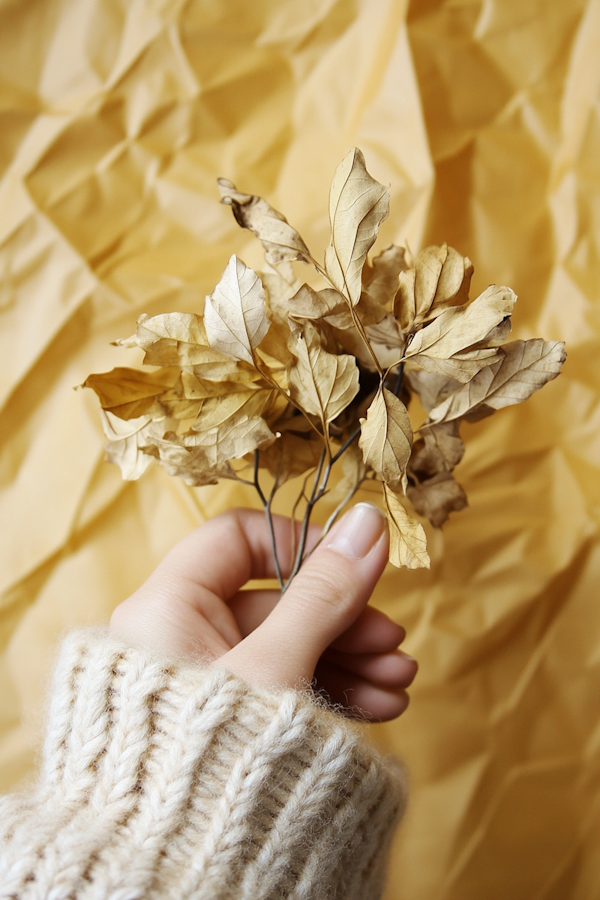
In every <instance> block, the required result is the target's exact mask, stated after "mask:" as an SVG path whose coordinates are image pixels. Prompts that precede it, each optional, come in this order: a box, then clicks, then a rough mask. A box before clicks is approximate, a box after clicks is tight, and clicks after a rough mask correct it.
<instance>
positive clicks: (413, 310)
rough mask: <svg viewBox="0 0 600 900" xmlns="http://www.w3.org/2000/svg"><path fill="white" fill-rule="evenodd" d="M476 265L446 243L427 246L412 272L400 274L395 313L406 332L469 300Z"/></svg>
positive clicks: (420, 254) (418, 257)
mask: <svg viewBox="0 0 600 900" xmlns="http://www.w3.org/2000/svg"><path fill="white" fill-rule="evenodd" d="M472 275H473V265H472V263H471V260H470V259H469V258H468V257H467V256H464V257H463V256H461V254H460V253H458V252H457V251H456V250H454V249H453V248H452V247H448V245H447V244H442V245H441V246H439V247H438V246H431V247H425V249H424V250H421V252H420V253H419V255H418V256H417V259H416V262H415V268H414V270H413V272H412V273H410V274H409V272H405V273H403V274H402V275H401V276H400V279H399V288H398V294H397V296H396V300H395V303H394V307H395V308H394V312H395V315H396V317H397V318H398V320H399V321H400V323H401V326H402V329H403V330H404V331H410V330H413V329H414V327H415V326H418V325H420V324H421V323H422V322H424V321H426V320H427V319H428V318H431V317H432V316H433V315H438V314H439V312H441V310H442V309H444V308H445V307H447V306H450V305H452V306H460V305H462V304H464V303H466V302H467V300H468V299H469V286H470V283H471V277H472Z"/></svg>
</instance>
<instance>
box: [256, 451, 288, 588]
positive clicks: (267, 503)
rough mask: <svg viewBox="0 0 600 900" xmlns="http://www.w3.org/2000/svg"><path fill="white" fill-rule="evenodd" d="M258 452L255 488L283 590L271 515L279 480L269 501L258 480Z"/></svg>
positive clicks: (278, 578) (272, 489) (276, 572)
mask: <svg viewBox="0 0 600 900" xmlns="http://www.w3.org/2000/svg"><path fill="white" fill-rule="evenodd" d="M258 463H259V458H258V450H255V451H254V487H255V488H256V491H257V493H258V496H259V497H260V500H261V503H262V505H263V509H264V511H265V517H266V519H267V525H268V527H269V537H270V538H271V550H272V552H273V562H274V564H275V574H276V575H277V581H278V582H279V586H280V587H281V588H282V589H283V584H284V582H283V577H282V575H281V566H280V565H279V557H278V555H277V542H276V540H275V529H274V528H273V516H272V514H271V504H272V502H273V498H274V496H275V492H276V491H277V480H275V481H274V482H273V487H272V488H271V493H270V495H269V499H268V500H267V498H266V497H265V495H264V494H263V491H262V488H261V486H260V482H259V480H258Z"/></svg>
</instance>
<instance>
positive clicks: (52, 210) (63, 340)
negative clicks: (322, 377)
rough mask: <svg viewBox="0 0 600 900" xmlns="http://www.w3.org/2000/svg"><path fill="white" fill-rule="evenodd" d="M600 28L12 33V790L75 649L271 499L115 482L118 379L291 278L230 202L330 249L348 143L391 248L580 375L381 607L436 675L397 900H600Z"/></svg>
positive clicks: (61, 11)
mask: <svg viewBox="0 0 600 900" xmlns="http://www.w3.org/2000/svg"><path fill="white" fill-rule="evenodd" d="M599 34H600V3H599V2H597V0H588V2H586V0H565V2H552V0H536V2H534V0H525V2H523V0H518V2H517V0H416V2H414V3H412V4H411V5H410V7H409V8H407V4H405V3H403V2H401V0H377V2H373V0H353V2H348V0H337V2H336V0H287V2H283V3H282V2H281V0H253V2H252V3H248V2H247V0H188V2H183V0H129V2H128V0H45V2H36V0H31V2H26V3H23V2H17V0H12V2H10V0H6V2H3V3H2V4H1V5H0V119H1V122H0V173H1V181H0V273H1V283H0V403H1V412H0V423H1V425H0V442H1V444H0V454H1V456H0V460H1V468H0V489H1V493H0V535H1V540H0V544H1V548H0V553H1V562H0V580H1V591H2V594H1V598H2V599H1V601H0V602H1V612H0V636H1V648H0V650H1V663H0V666H1V671H0V679H1V693H0V780H1V786H2V787H3V788H8V787H9V786H11V785H14V784H17V783H19V782H20V781H21V780H22V779H23V778H25V777H26V776H27V775H28V773H29V772H30V771H31V769H32V766H33V764H34V754H35V746H36V741H37V740H38V734H39V722H40V710H41V708H42V704H43V695H44V690H45V685H46V680H47V675H48V668H49V665H50V660H51V657H52V653H53V652H54V647H55V645H56V641H57V639H58V636H59V635H60V633H61V632H63V630H64V629H65V628H68V627H69V626H71V625H75V624H78V623H83V622H96V621H98V620H105V619H106V618H107V616H108V614H109V612H110V611H111V609H112V608H113V607H114V606H115V605H116V604H117V603H118V602H119V601H120V600H121V599H123V598H124V597H125V596H126V595H127V594H128V593H129V592H130V591H132V590H133V589H134V588H135V587H136V586H137V585H138V584H139V583H140V581H141V580H142V579H143V578H144V577H145V576H146V575H147V573H149V571H150V570H151V569H152V568H153V566H154V565H155V564H156V563H157V562H158V560H159V559H160V558H161V557H162V556H163V555H164V553H165V552H166V551H167V550H168V549H169V547H171V546H172V544H173V543H174V542H175V541H177V540H178V539H179V538H180V537H182V536H183V535H184V534H185V533H187V532H188V531H189V530H190V529H191V528H192V527H193V526H195V525H196V524H197V523H199V522H201V521H202V520H203V519H205V518H206V517H207V516H211V515H213V514H214V513H216V512H217V511H219V510H221V509H223V508H224V507H226V506H228V505H229V504H232V503H252V502H254V500H253V497H252V496H251V495H249V494H244V493H243V491H242V490H241V489H240V488H239V487H232V486H228V485H224V486H219V487H216V488H203V489H201V490H192V489H188V488H187V487H186V486H185V485H183V484H182V483H181V482H180V481H178V480H175V479H169V477H168V476H167V475H166V474H165V473H164V472H163V471H161V470H158V469H152V470H150V471H149V472H148V473H147V475H146V476H145V477H144V478H143V479H142V480H141V481H140V482H139V483H133V484H123V483H122V482H121V480H120V476H119V472H118V470H117V469H116V468H115V467H112V466H109V465H107V464H105V463H104V462H103V460H102V443H103V437H102V433H101V428H100V422H99V417H98V415H97V406H96V402H95V398H94V397H91V396H90V397H88V396H86V394H87V392H84V393H82V392H74V391H73V390H72V387H73V386H74V385H77V384H79V383H80V382H81V381H82V380H83V379H84V378H85V376H86V375H87V374H88V373H89V372H91V371H104V370H107V369H110V368H112V367H113V366H114V365H137V364H138V363H139V362H140V361H141V360H140V357H139V356H138V355H136V354H135V353H134V352H133V351H125V350H120V349H117V348H114V347H111V346H110V344H109V341H110V340H113V339H115V338H117V337H120V336H125V335H128V334H130V333H131V332H132V331H133V328H134V323H135V319H136V317H137V316H138V315H139V314H140V313H142V312H146V313H149V314H154V313H158V312H166V311H169V310H175V309H183V310H193V309H195V308H196V307H197V305H198V304H199V303H200V301H201V299H202V298H203V296H204V294H205V293H206V292H208V291H210V290H211V289H212V287H213V285H214V284H215V282H216V281H217V280H218V278H219V276H220V273H221V271H222V269H223V267H224V265H225V263H226V261H227V259H228V257H229V255H230V254H231V253H232V252H234V251H235V252H237V253H239V254H240V255H241V256H242V257H243V258H244V259H245V261H246V262H247V263H248V264H249V265H253V264H259V262H260V257H261V254H260V250H259V247H258V246H257V244H256V243H255V242H254V241H253V240H252V239H251V236H250V235H248V234H247V233H242V232H241V231H240V230H239V229H238V227H237V225H236V224H235V222H234V221H233V218H232V216H231V213H230V211H229V210H228V209H226V208H224V207H222V206H220V205H219V203H218V196H217V190H216V186H215V178H216V177H217V175H223V176H226V177H227V178H230V179H232V180H233V181H235V182H236V183H237V184H238V185H239V186H240V187H241V188H242V189H244V190H248V191H252V192H256V193H260V194H263V195H264V196H266V197H268V199H269V200H270V201H271V202H272V203H273V204H274V205H275V206H277V207H278V208H280V209H283V210H284V211H285V213H286V214H287V216H288V217H289V219H290V220H291V221H292V222H294V224H295V225H296V226H297V227H298V228H299V230H300V232H301V233H302V234H303V235H304V237H305V238H306V239H307V241H308V243H309V244H310V246H311V247H313V248H315V249H316V251H317V252H320V251H321V250H322V249H323V248H324V246H325V243H326V236H327V227H328V225H327V192H328V186H329V182H330V179H331V176H332V174H333V171H334V169H335V167H336V165H337V164H338V163H339V162H340V160H341V159H342V158H343V156H344V155H345V154H346V153H347V152H348V150H349V149H351V147H353V146H354V145H358V146H359V147H361V148H362V149H363V151H364V152H365V155H366V158H367V163H368V166H369V168H370V170H371V172H372V173H373V175H374V176H375V177H376V178H378V179H379V180H380V181H383V182H389V183H391V185H392V213H391V216H390V218H389V220H388V221H387V222H386V223H385V225H384V229H383V237H382V243H381V246H385V243H386V242H388V243H389V242H390V241H392V240H394V241H396V242H404V241H408V243H409V245H410V246H411V248H412V249H413V250H416V249H418V248H419V247H421V246H424V245H426V244H427V243H432V242H441V241H444V240H446V241H448V242H449V243H450V244H452V245H454V246H455V247H457V248H458V249H459V250H460V251H461V252H463V253H466V254H468V255H469V256H470V257H471V258H472V259H473V261H474V263H475V282H474V286H475V288H476V289H482V288H484V287H486V286H487V285H488V283H490V282H496V283H505V284H509V285H511V286H512V287H513V288H514V289H515V290H516V291H517V293H518V295H519V298H520V299H519V303H518V305H517V310H516V313H515V316H514V319H515V326H516V327H515V336H516V337H524V338H529V337H533V336H536V335H539V336H543V337H544V338H546V339H552V340H556V339H564V340H566V342H567V349H568V352H569V358H568V360H567V364H566V366H565V369H564V374H563V375H562V376H561V377H560V378H559V379H558V380H557V381H555V382H553V383H552V384H551V385H549V386H548V387H546V388H545V389H544V390H543V391H542V392H541V393H539V394H536V395H535V397H534V398H533V399H531V400H530V401H528V402H527V403H526V404H525V405H524V406H522V407H513V408H511V409H509V410H505V411H502V412H500V413H498V414H497V415H495V416H494V417H493V419H489V420H486V421H484V422H481V423H479V424H477V425H473V426H468V427H467V429H466V440H467V454H466V457H465V460H464V462H463V463H462V464H461V466H460V467H459V470H458V471H457V475H458V477H459V480H460V481H461V482H462V483H463V484H464V485H465V487H466V489H467V493H468V495H469V498H470V504H471V505H470V508H469V509H468V510H465V511H464V512H462V513H459V514H456V515H453V516H452V519H451V521H450V523H449V524H448V526H447V527H446V528H445V530H444V532H443V534H432V536H431V547H432V550H433V565H432V569H431V571H430V572H424V571H417V572H407V571H401V572H398V571H396V570H390V571H389V572H388V573H387V574H386V576H385V577H384V579H383V581H382V583H381V585H380V588H379V590H378V592H377V595H376V603H377V604H379V605H380V606H381V607H382V608H384V609H386V610H387V611H388V612H389V613H391V614H392V615H393V616H395V617H396V618H397V619H398V620H399V621H401V622H403V623H404V624H405V625H406V626H407V628H408V632H409V638H408V640H407V649H408V650H409V651H412V652H413V653H414V654H415V655H417V656H418V657H419V660H420V663H421V671H420V674H419V677H418V679H417V681H416V683H415V686H414V688H413V690H412V705H411V708H410V710H409V711H408V713H407V714H406V715H405V716H403V717H402V719H401V720H400V721H398V722H394V723H392V724H387V725H378V726H375V727H374V729H373V731H374V735H375V738H376V740H377V741H378V742H379V744H380V745H381V746H382V748H384V749H385V750H392V751H394V752H397V753H400V754H402V755H403V756H404V757H405V759H406V760H407V761H408V764H409V766H410V770H411V772H412V802H411V807H410V811H409V814H408V816H407V819H406V821H405V824H404V827H403V829H402V830H401V833H400V834H399V836H398V838H397V842H396V844H395V849H394V857H393V862H392V867H391V871H390V877H389V885H388V889H387V894H386V897H387V900H400V898H402V900H476V898H477V900H480V898H482V897H485V898H486V900H495V898H498V900H500V898H502V900H504V898H506V897H510V898H511V900H590V898H592V897H597V896H599V895H600V845H599V843H598V833H599V828H600V805H599V801H598V796H599V794H598V787H599V784H598V783H599V781H600V766H599V750H600V725H599V722H600V716H599V707H600V674H599V667H600V602H599V601H598V581H599V575H600V546H599V543H598V539H597V524H598V518H599V516H600V472H599V466H600V408H599V404H598V389H599V386H600V352H599V346H598V336H599V332H600V317H599V314H598V296H599V292H600V246H599V238H600V221H599V217H600V165H599V161H600V116H599V99H600V97H599V86H600V53H598V39H599Z"/></svg>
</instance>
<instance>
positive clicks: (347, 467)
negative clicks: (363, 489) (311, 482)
mask: <svg viewBox="0 0 600 900" xmlns="http://www.w3.org/2000/svg"><path fill="white" fill-rule="evenodd" d="M340 465H341V469H342V477H341V478H340V480H339V481H338V483H337V484H336V486H335V487H334V488H333V490H332V491H331V492H330V493H329V502H330V503H332V504H338V503H341V502H342V501H343V500H347V499H349V498H350V497H351V496H352V495H353V494H354V493H355V492H356V491H357V490H358V488H359V487H360V485H361V484H362V483H363V481H364V479H365V476H366V474H367V472H368V469H367V466H366V465H365V461H364V459H363V455H362V450H361V449H360V447H359V446H358V444H357V443H353V444H351V445H350V446H349V447H348V448H347V449H346V450H345V451H344V453H343V455H342V457H341V460H340Z"/></svg>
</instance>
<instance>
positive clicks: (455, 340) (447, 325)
mask: <svg viewBox="0 0 600 900" xmlns="http://www.w3.org/2000/svg"><path fill="white" fill-rule="evenodd" d="M516 299H517V297H516V295H515V292H514V291H512V290H511V289H510V288H507V287H496V285H494V284H492V285H490V287H489V288H487V289H486V290H485V291H484V292H483V294H480V296H479V297H477V299H476V300H473V302H472V303H470V304H469V305H468V306H451V307H449V309H446V310H444V312H443V313H441V314H440V315H439V316H438V317H437V318H436V319H434V320H433V322H431V323H430V324H429V325H426V326H425V327H423V328H422V329H421V331H418V332H417V333H416V334H415V336H414V338H413V339H412V341H411V343H410V344H409V346H408V349H407V350H406V354H405V355H406V357H407V358H412V359H414V358H415V357H416V356H417V355H419V354H420V355H421V356H428V357H436V358H438V359H450V357H451V356H454V355H455V354H457V353H461V352H462V351H465V350H468V348H470V347H473V345H474V344H477V343H478V342H479V341H483V340H484V339H485V338H486V336H487V335H488V334H489V333H490V331H492V329H494V328H495V327H496V326H497V325H499V324H500V322H502V321H503V319H504V318H505V317H506V316H510V315H511V313H512V311H513V306H514V305H515V302H516ZM474 353H475V354H482V356H480V357H479V358H485V353H486V351H485V350H475V351H474ZM488 355H489V351H488ZM476 358H477V357H476ZM419 364H420V361H419Z"/></svg>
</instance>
